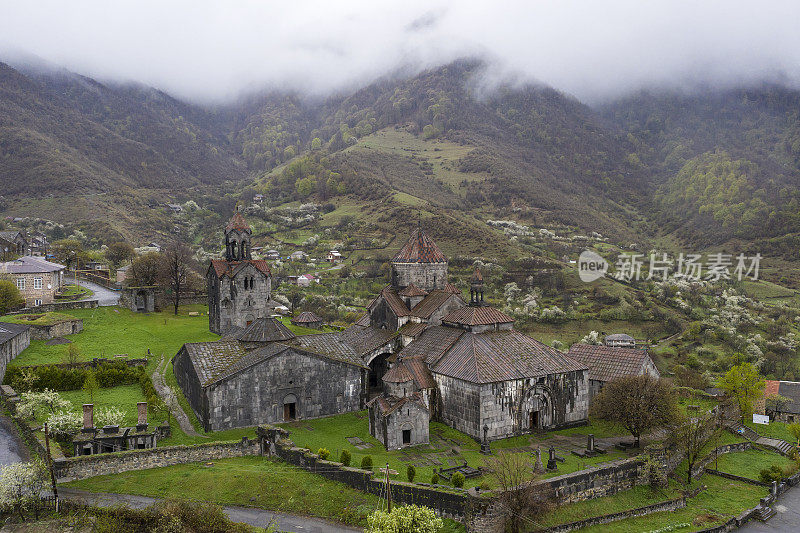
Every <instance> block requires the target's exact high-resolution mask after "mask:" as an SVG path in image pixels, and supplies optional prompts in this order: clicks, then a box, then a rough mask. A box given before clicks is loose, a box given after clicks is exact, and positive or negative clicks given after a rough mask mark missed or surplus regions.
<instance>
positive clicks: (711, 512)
mask: <svg viewBox="0 0 800 533" xmlns="http://www.w3.org/2000/svg"><path fill="white" fill-rule="evenodd" d="M698 484H703V485H705V486H706V487H707V490H705V491H703V492H701V493H700V494H699V495H698V496H696V497H694V498H692V499H690V500H689V501H688V502H687V506H686V507H685V508H684V509H678V510H677V511H669V512H663V513H653V514H650V515H647V516H643V517H639V518H629V519H627V520H620V521H618V522H611V523H608V524H601V525H597V526H592V527H587V528H584V529H581V530H580V531H581V532H582V533H607V532H613V533H643V532H644V533H647V532H648V531H655V530H658V529H661V528H664V527H668V526H673V527H675V526H677V525H678V524H689V525H688V526H687V527H683V528H679V529H675V530H674V531H679V532H682V533H683V532H687V533H688V532H691V531H699V530H702V529H706V528H708V527H711V526H714V525H718V524H720V523H722V522H724V521H725V520H727V519H728V518H730V517H731V516H736V515H738V514H740V513H741V512H742V511H744V510H745V509H750V508H752V507H755V506H756V505H758V503H759V500H760V499H761V498H762V497H764V496H766V495H767V489H762V488H759V487H756V486H753V485H748V484H746V483H740V482H738V481H732V480H728V479H724V478H721V477H718V476H711V475H704V476H703V477H702V478H700V479H699V480H697V481H695V483H694V484H693V486H697V485H698ZM640 489H641V490H642V491H645V492H646V491H647V490H649V489H647V488H645V487H641V488H639V487H637V488H636V489H634V490H640ZM626 492H630V491H626ZM626 492H623V493H620V494H617V495H614V496H609V497H607V498H608V499H609V500H611V499H616V498H620V499H622V498H625V499H626V500H629V503H631V504H632V505H633V507H637V506H638V505H635V504H636V502H637V501H642V502H643V501H646V499H645V498H643V497H641V495H639V497H638V498H637V497H636V495H634V497H632V498H629V497H628V496H623V495H625V494H626ZM605 499H606V498H600V499H599V500H594V501H596V502H599V503H597V504H592V505H597V506H599V507H602V508H607V509H615V508H616V509H618V510H622V509H621V508H620V507H621V506H618V505H616V504H615V503H603V502H600V500H605ZM664 499H669V498H664ZM587 503H590V504H591V502H587ZM580 505H581V504H572V505H569V506H567V507H564V508H563V509H560V510H559V511H558V512H559V513H563V515H564V516H566V517H572V516H581V517H583V513H582V508H581V507H576V508H575V513H576V514H572V513H570V509H572V508H573V507H574V506H580ZM644 505H647V503H644ZM609 512H616V511H614V510H611V511H609ZM601 514H605V513H603V512H598V513H596V514H594V515H592V514H589V515H587V516H598V515H601ZM578 519H579V518H574V519H571V518H568V520H569V521H574V520H578Z"/></svg>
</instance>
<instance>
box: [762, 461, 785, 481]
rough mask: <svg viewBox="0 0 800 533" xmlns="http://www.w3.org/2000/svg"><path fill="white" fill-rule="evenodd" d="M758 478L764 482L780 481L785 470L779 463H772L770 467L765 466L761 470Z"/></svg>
mask: <svg viewBox="0 0 800 533" xmlns="http://www.w3.org/2000/svg"><path fill="white" fill-rule="evenodd" d="M758 479H760V480H761V481H762V482H764V483H772V482H773V481H780V480H781V479H783V470H781V467H779V466H778V465H772V466H770V467H769V468H764V469H763V470H761V472H759V474H758Z"/></svg>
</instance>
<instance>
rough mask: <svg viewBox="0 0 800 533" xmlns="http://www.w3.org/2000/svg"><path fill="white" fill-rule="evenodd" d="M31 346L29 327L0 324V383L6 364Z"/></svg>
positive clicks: (6, 323) (7, 323)
mask: <svg viewBox="0 0 800 533" xmlns="http://www.w3.org/2000/svg"><path fill="white" fill-rule="evenodd" d="M30 344H31V329H30V326H26V325H24V324H12V323H10V322H0V383H2V382H3V378H4V377H5V373H6V367H7V366H8V363H9V362H10V361H11V360H12V359H14V358H15V357H16V356H18V355H19V354H20V353H22V350H24V349H25V348H27V347H28V346H30Z"/></svg>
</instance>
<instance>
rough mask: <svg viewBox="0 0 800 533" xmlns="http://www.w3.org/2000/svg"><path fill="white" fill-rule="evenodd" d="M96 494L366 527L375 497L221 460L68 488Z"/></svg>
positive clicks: (242, 460)
mask: <svg viewBox="0 0 800 533" xmlns="http://www.w3.org/2000/svg"><path fill="white" fill-rule="evenodd" d="M67 486H68V487H74V488H78V489H84V490H91V491H95V492H116V493H121V494H140V495H143V496H152V497H156V498H181V499H187V500H198V501H208V502H212V503H216V504H220V505H244V506H251V507H260V508H263V509H270V510H273V511H282V512H287V513H295V514H302V515H313V516H320V517H323V518H330V519H334V520H338V521H340V522H344V523H349V524H353V525H364V523H365V522H364V518H365V516H366V514H367V513H369V512H371V511H373V510H374V509H375V507H376V505H377V503H378V500H377V497H375V496H373V495H371V494H365V493H362V492H359V491H357V490H355V489H352V488H350V487H347V486H346V485H343V484H341V483H336V482H334V481H329V480H327V479H325V478H323V477H321V476H318V475H315V474H311V473H309V472H306V471H305V470H303V469H301V468H298V467H295V466H292V465H290V464H288V463H284V462H281V461H277V460H270V459H266V458H263V457H237V458H232V459H220V460H218V461H214V462H213V463H212V464H210V465H209V464H208V463H191V464H184V465H176V466H169V467H165V468H153V469H149V470H138V471H132V472H122V473H120V474H114V475H108V476H97V477H93V478H89V479H84V480H80V481H73V482H71V483H67Z"/></svg>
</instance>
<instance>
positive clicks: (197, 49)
mask: <svg viewBox="0 0 800 533" xmlns="http://www.w3.org/2000/svg"><path fill="white" fill-rule="evenodd" d="M4 4H5V5H4V6H3V9H2V13H3V16H2V18H0V57H4V58H11V57H12V56H13V55H15V54H18V53H19V52H20V51H24V53H26V54H32V55H35V56H37V57H39V58H41V59H43V60H45V61H47V62H50V63H52V64H55V65H58V66H62V67H65V68H67V69H70V70H73V71H75V72H78V73H81V74H85V75H88V76H92V77H96V78H98V79H105V80H118V81H129V80H132V81H137V82H141V83H145V84H148V85H152V86H154V87H157V88H160V89H163V90H165V91H167V92H169V93H171V94H174V95H176V96H179V97H183V98H188V99H191V100H194V101H201V102H222V101H229V100H231V99H233V98H236V97H238V96H240V95H241V94H243V93H247V92H250V91H257V90H262V89H292V90H299V91H302V92H306V93H309V94H313V95H324V94H328V93H330V92H332V91H337V90H343V89H349V88H353V87H357V86H360V85H364V84H366V83H369V82H370V81H372V80H374V79H375V78H377V77H379V76H381V75H385V74H387V73H390V72H393V71H396V70H397V69H399V68H403V69H406V70H407V69H423V68H427V67H432V66H436V65H440V64H444V63H447V62H450V61H452V60H454V59H457V58H461V57H465V56H475V57H480V58H483V59H485V60H487V61H488V62H490V64H491V68H490V69H487V72H491V73H493V76H494V77H493V78H492V79H491V80H489V81H490V82H493V81H501V80H507V79H516V80H523V81H532V82H542V83H546V84H548V85H551V86H553V87H556V88H558V89H560V90H563V91H565V92H568V93H570V94H573V95H575V96H577V97H578V98H580V99H582V100H584V101H598V100H603V99H607V98H613V97H616V96H619V95H621V94H624V93H626V92H629V91H632V90H636V89H639V88H669V89H673V88H684V87H695V86H709V85H710V86H731V85H746V84H752V83H757V82H761V81H770V82H776V81H777V82H782V83H786V84H789V85H793V86H798V83H799V82H800V32H798V31H797V29H796V25H797V21H798V20H800V3H798V2H796V1H795V2H790V1H775V2H757V3H754V2H745V1H738V0H727V1H706V2H697V1H696V0H695V1H683V0H671V1H652V2H642V1H641V0H638V1H617V0H606V1H603V2H585V1H559V2H556V1H551V2H530V1H527V2H486V1H480V2H478V1H472V0H461V1H443V0H427V1H424V2H423V1H416V0H404V1H403V2H374V1H350V2H347V1H343V2H330V1H317V0H310V1H301V2H291V3H286V2H284V3H277V2H265V1H255V0H251V1H245V2H238V1H237V2H219V1H216V2H212V1H202V0H194V1H176V2H164V1H162V2H156V1H144V0H139V1H136V2H123V1H120V2H108V1H83V2H81V1H77V2H63V1H36V2H13V1H12V0H6V1H5V2H4Z"/></svg>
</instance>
